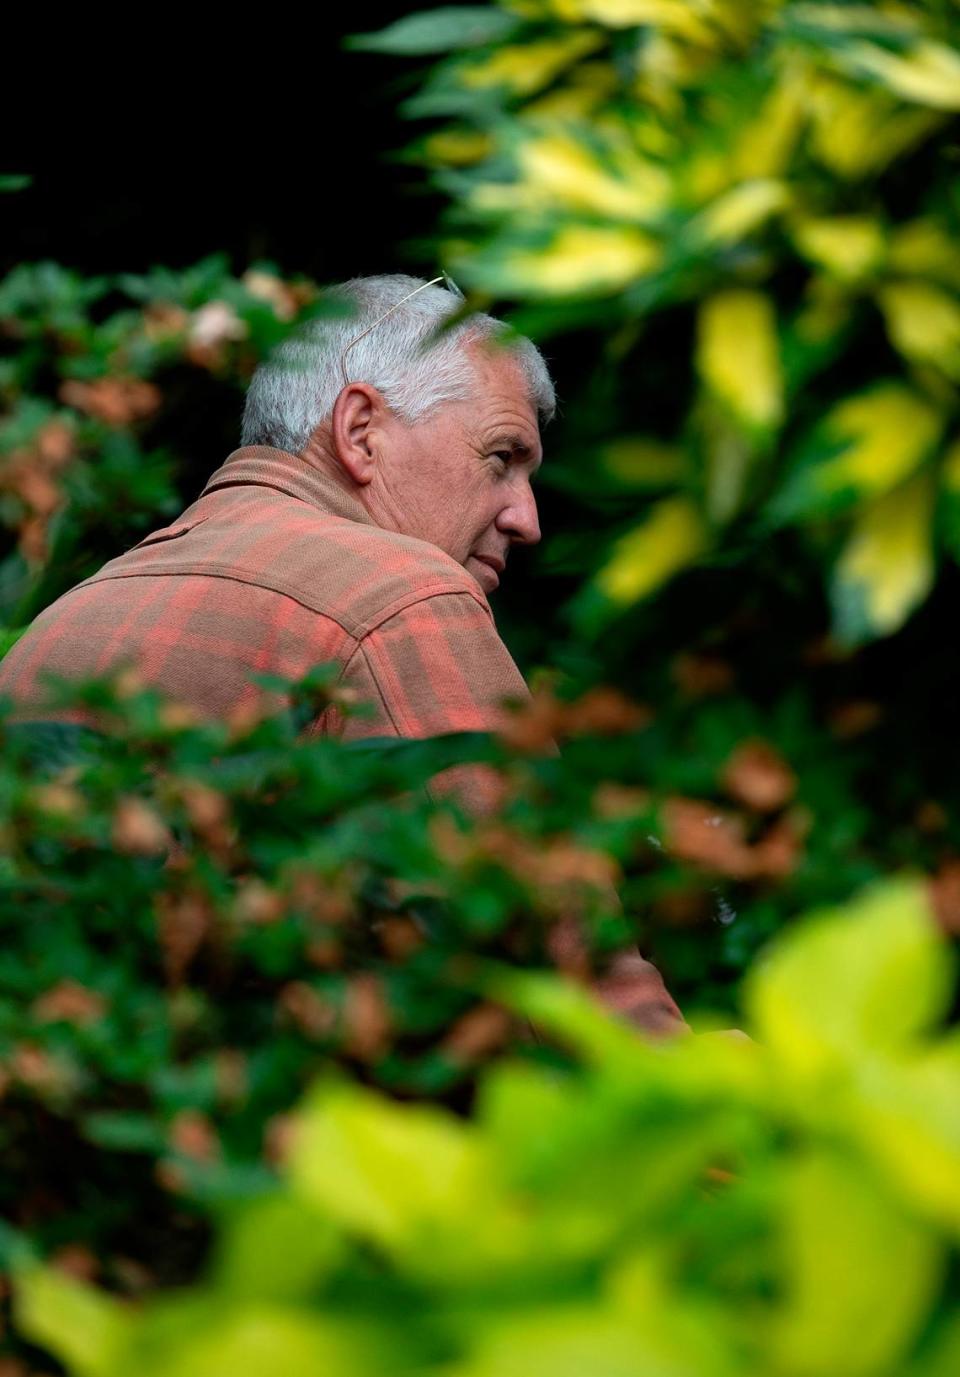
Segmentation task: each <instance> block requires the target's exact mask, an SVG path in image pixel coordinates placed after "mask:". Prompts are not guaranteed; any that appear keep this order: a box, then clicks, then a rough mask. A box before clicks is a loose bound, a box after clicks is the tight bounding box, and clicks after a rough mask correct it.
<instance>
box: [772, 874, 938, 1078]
mask: <svg viewBox="0 0 960 1377" xmlns="http://www.w3.org/2000/svg"><path fill="white" fill-rule="evenodd" d="M952 978H953V961H952V960H951V956H950V952H949V949H948V948H947V947H946V945H945V943H944V941H943V939H942V938H941V937H940V935H939V933H938V931H937V929H936V927H935V924H934V920H933V916H932V914H931V912H930V908H929V904H928V901H927V898H926V892H925V890H924V888H923V887H922V886H921V885H920V884H919V883H918V882H916V881H913V880H900V881H896V882H894V881H891V882H888V883H886V884H884V885H882V886H878V887H877V888H876V889H873V890H870V891H868V892H867V893H866V894H864V895H863V896H862V897H861V898H860V899H858V900H857V901H856V902H854V903H852V904H850V905H849V906H848V907H847V909H845V910H841V911H839V912H833V913H827V914H825V915H822V916H821V917H820V918H819V919H813V920H810V921H809V922H807V923H805V924H804V925H803V927H802V928H800V929H798V930H797V931H796V932H792V933H790V934H789V936H787V937H784V938H783V939H781V941H780V942H779V943H778V944H777V945H776V946H775V947H774V948H773V950H772V951H771V952H770V953H769V954H767V955H766V956H765V957H763V958H762V959H761V960H760V961H759V962H758V963H757V964H756V966H755V967H754V968H753V969H752V970H751V972H750V974H749V976H748V978H747V983H746V994H745V998H746V1004H747V1008H748V1009H749V1011H750V1013H751V1015H752V1019H753V1023H754V1027H755V1029H756V1035H757V1037H758V1039H759V1040H760V1041H761V1042H763V1043H766V1044H767V1045H768V1046H769V1047H770V1049H771V1051H772V1052H773V1053H774V1055H775V1056H777V1057H779V1058H780V1059H781V1060H782V1063H783V1066H784V1068H785V1069H793V1070H796V1071H797V1072H799V1073H801V1074H804V1075H805V1074H811V1075H812V1074H818V1073H819V1072H820V1071H821V1070H823V1069H824V1068H825V1067H828V1066H832V1065H834V1064H836V1063H837V1062H838V1061H839V1062H841V1063H849V1062H850V1061H851V1060H852V1059H855V1058H856V1057H859V1056H863V1055H864V1054H865V1053H866V1054H869V1053H875V1052H880V1051H887V1052H893V1051H900V1050H903V1049H905V1048H907V1047H908V1046H910V1044H911V1043H912V1042H913V1040H914V1039H915V1038H916V1037H917V1036H918V1035H919V1034H920V1033H922V1032H924V1031H925V1030H926V1029H927V1028H929V1027H930V1025H931V1024H932V1023H933V1021H934V1020H935V1019H936V1018H937V1017H939V1016H940V1015H941V1014H942V1013H943V1012H944V1010H945V1008H946V1006H947V1004H948V1002H949V992H950V988H951V984H952Z"/></svg>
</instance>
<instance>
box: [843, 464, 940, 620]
mask: <svg viewBox="0 0 960 1377" xmlns="http://www.w3.org/2000/svg"><path fill="white" fill-rule="evenodd" d="M933 496H934V488H933V478H932V475H931V474H929V473H921V474H918V475H917V477H915V478H913V479H911V480H910V482H909V483H907V484H906V485H905V486H904V487H901V488H897V489H896V490H895V491H893V492H890V493H887V494H886V496H884V497H881V498H879V499H878V500H877V501H875V502H873V503H871V504H870V505H869V506H867V507H864V508H863V509H862V510H861V511H859V512H858V513H857V516H856V519H855V521H854V526H853V531H852V532H851V535H850V538H849V540H848V543H847V545H846V547H845V549H844V551H843V553H842V555H841V556H840V560H839V562H838V564H837V567H836V570H835V573H834V582H833V600H834V608H835V612H836V624H837V633H838V636H839V637H840V639H841V640H843V641H847V642H856V641H859V640H861V639H863V638H864V637H866V636H870V635H876V636H888V635H890V633H891V632H893V631H896V630H897V628H898V627H899V626H901V625H902V624H903V622H904V621H905V620H906V618H907V617H908V616H909V614H910V613H911V612H912V611H913V609H914V608H915V607H916V606H917V604H918V603H920V602H922V601H923V599H924V598H925V597H926V595H927V593H928V592H929V591H930V587H931V585H932V583H933V574H934V559H933V540H932V529H931V527H932V518H933Z"/></svg>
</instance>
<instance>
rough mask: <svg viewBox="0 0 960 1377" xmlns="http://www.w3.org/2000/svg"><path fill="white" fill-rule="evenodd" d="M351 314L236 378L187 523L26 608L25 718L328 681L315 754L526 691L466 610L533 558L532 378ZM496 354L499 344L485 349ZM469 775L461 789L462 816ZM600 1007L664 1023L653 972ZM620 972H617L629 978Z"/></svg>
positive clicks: (627, 981)
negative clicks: (122, 678) (53, 684)
mask: <svg viewBox="0 0 960 1377" xmlns="http://www.w3.org/2000/svg"><path fill="white" fill-rule="evenodd" d="M332 295H333V297H334V298H336V299H338V300H339V301H341V302H342V303H343V304H344V306H345V307H346V308H348V309H349V314H348V315H345V317H344V318H343V319H339V318H338V319H335V320H332V321H331V320H327V319H324V320H320V321H317V322H314V323H312V324H311V325H310V326H308V327H306V328H305V329H303V330H301V331H300V332H298V333H296V334H294V335H292V336H291V337H290V338H289V339H288V340H287V341H286V342H285V343H284V344H283V345H282V346H281V347H280V349H279V350H278V351H277V352H276V353H275V354H274V355H273V357H272V358H271V360H270V361H269V362H268V363H266V364H264V365H263V366H262V367H261V368H259V369H258V371H257V372H256V374H255V375H254V378H253V381H252V383H251V386H250V390H249V393H248V396H247V401H246V407H245V411H244V419H243V435H242V439H243V447H242V448H241V449H238V450H236V451H235V452H234V453H233V454H231V455H230V457H229V458H228V459H227V460H226V462H225V463H224V464H223V465H222V467H221V468H219V469H218V470H217V471H216V472H215V473H214V474H213V476H212V478H211V479H210V481H209V482H208V483H207V485H206V487H205V488H204V490H203V492H202V493H201V495H200V497H199V498H198V500H197V501H196V502H194V503H193V505H192V506H190V507H188V508H187V510H186V511H185V512H184V513H183V514H182V515H181V516H180V517H178V519H177V520H176V521H174V522H173V523H172V524H171V525H170V526H167V527H166V528H164V529H163V530H159V531H155V532H153V534H152V535H149V536H147V537H146V539H144V540H142V541H141V542H140V543H139V545H136V546H135V547H134V548H133V549H132V550H129V551H128V552H127V553H126V554H124V555H121V556H120V557H119V558H117V559H114V560H112V561H111V562H110V563H109V564H107V565H105V566H104V567H103V568H102V569H101V570H100V571H99V572H98V573H96V574H94V575H93V577H92V578H88V579H86V580H85V581H84V582H83V583H81V584H79V585H78V586H77V587H76V588H74V589H72V590H71V591H70V592H68V593H67V594H65V595H64V596H63V597H62V598H60V599H59V600H58V601H57V602H56V603H54V604H53V605H52V606H51V607H49V608H47V610H46V611H45V612H43V613H42V614H41V615H40V616H39V617H38V618H37V620H36V621H35V623H34V624H33V626H32V627H31V628H30V630H29V631H28V632H27V634H26V635H25V636H24V637H23V638H22V639H21V640H20V641H19V642H18V643H17V645H16V646H15V647H14V648H13V649H12V650H11V651H10V653H9V654H8V655H7V657H6V658H5V659H4V660H3V662H2V664H0V693H3V694H6V695H8V696H9V697H11V698H13V699H14V700H15V702H16V703H17V704H18V705H20V706H21V710H22V709H23V708H26V709H28V710H29V712H30V714H31V715H33V714H34V711H36V712H38V713H40V712H42V684H43V675H44V674H48V673H49V674H55V675H59V676H63V677H69V678H74V679H76V678H89V677H93V676H95V675H100V674H103V673H106V672H108V671H109V670H111V669H113V668H115V667H117V666H118V665H121V664H132V665H133V666H134V667H135V668H136V670H137V671H138V672H139V674H140V676H141V678H142V679H143V680H144V681H146V682H147V683H149V684H151V685H152V686H154V687H156V688H158V689H160V690H161V691H163V692H164V693H165V694H167V695H168V696H170V697H171V698H173V699H176V700H178V701H179V702H182V703H187V704H189V705H190V706H192V707H193V708H195V709H196V710H197V711H198V712H200V713H201V714H202V715H203V716H207V717H219V716H224V715H226V714H228V713H230V712H232V711H235V710H238V709H240V710H242V709H244V708H245V707H253V706H255V705H256V703H257V701H258V699H259V698H260V696H261V694H262V692H263V691H262V690H261V689H259V688H258V687H257V686H256V685H255V684H253V683H252V682H251V680H250V677H249V676H250V673H251V672H252V671H261V672H267V673H270V674H274V675H280V676H283V677H286V678H291V679H293V678H298V677H300V676H301V675H303V674H304V673H306V671H307V670H309V669H310V667H311V666H312V665H315V664H317V663H320V662H328V661H335V662H336V663H337V664H339V665H340V667H341V676H340V685H341V686H342V687H345V688H351V689H354V690H356V694H357V696H358V697H359V698H360V699H362V700H364V701H366V702H368V703H371V704H372V705H373V710H374V712H373V716H372V718H347V719H346V720H344V719H343V718H342V717H341V716H340V715H339V714H337V713H336V712H335V711H334V710H333V709H327V710H326V711H325V712H324V713H323V714H322V715H321V716H320V717H319V719H318V720H317V721H316V722H314V723H313V724H312V728H311V730H312V731H314V732H316V733H336V734H338V735H341V736H344V737H350V736H352V735H358V734H363V735H376V736H379V735H397V736H409V737H422V736H433V735H439V734H442V733H445V732H457V731H484V730H490V729H491V728H495V727H496V726H497V725H498V722H499V721H500V720H501V712H502V705H503V702H504V700H506V699H510V698H513V699H517V698H522V697H523V696H524V695H525V693H526V688H525V685H524V682H523V679H522V677H521V676H520V674H519V672H518V670H517V668H516V666H515V665H514V663H513V660H512V659H511V658H510V655H509V653H508V652H507V649H506V647H505V646H504V644H503V642H502V641H501V640H500V638H499V636H498V635H497V631H496V628H495V626H494V622H493V617H492V614H491V611H490V606H489V603H488V601H487V595H488V594H489V593H491V592H493V590H494V589H495V588H496V587H497V586H498V584H499V582H500V576H501V574H502V573H503V571H504V568H505V566H506V562H507V558H508V555H509V553H510V550H511V549H512V547H513V546H514V545H529V544H532V543H534V542H535V541H537V540H539V539H540V529H539V525H538V521H537V507H536V502H535V500H534V495H533V491H532V489H531V480H532V478H533V476H534V474H535V473H536V471H537V468H538V467H539V465H540V461H541V448H540V435H539V428H538V421H539V419H540V418H549V417H550V416H551V415H552V413H553V410H554V392H553V385H552V383H551V381H550V377H549V374H548V372H547V368H546V365H545V364H544V361H543V359H542V358H541V356H540V354H539V352H538V351H537V349H536V348H535V347H534V346H533V344H531V343H530V342H529V341H528V340H522V339H507V340H504V334H505V331H504V327H503V325H502V324H501V323H500V322H498V321H496V320H494V319H492V318H491V317H489V316H485V315H473V316H471V317H469V319H468V320H466V321H461V322H460V323H458V324H456V325H454V326H452V327H451V328H449V329H447V330H446V331H445V332H441V333H438V327H439V326H440V325H441V324H442V323H443V322H444V321H445V320H446V319H447V318H448V317H449V316H450V315H451V314H452V313H453V312H455V311H456V310H457V309H458V307H459V305H460V303H459V301H458V300H457V299H456V298H454V297H451V294H450V293H449V292H447V291H445V290H443V289H442V288H440V287H437V286H435V285H433V284H429V283H424V282H422V281H418V280H417V279H415V278H410V277H404V276H383V277H367V278H356V279H353V280H352V281H350V282H347V283H344V284H342V285H341V286H339V287H337V288H334V289H332ZM504 346H505V347H504ZM481 779H482V775H481V774H480V773H479V772H474V774H473V775H472V780H473V789H474V791H475V796H473V797H470V796H467V797H465V798H464V802H465V804H466V805H467V806H468V807H470V806H473V807H477V808H482V807H483V806H484V804H485V802H488V801H489V800H485V799H484V798H483V797H482V796H481V794H482V787H483V786H482V783H481V782H480V781H481ZM627 961H628V965H627V966H626V967H623V966H622V967H621V978H620V980H619V984H618V981H617V979H616V978H614V979H613V983H612V984H611V985H609V987H608V989H607V991H606V993H607V995H608V998H609V999H610V1001H611V1002H612V1003H615V1004H619V1005H620V1006H621V1007H624V1008H627V1009H630V1010H631V1011H632V1012H633V1013H634V1015H635V1016H637V1017H638V1020H641V1021H643V1020H645V1021H647V1022H648V1023H649V1024H650V1025H651V1026H653V1025H657V1026H660V1025H663V1024H664V1023H666V1024H669V1023H670V1022H671V1021H674V1020H678V1018H679V1016H678V1014H677V1012H676V1008H675V1006H674V1005H673V1003H672V1001H671V1000H670V998H669V996H668V995H667V994H666V992H665V991H664V990H663V988H662V984H661V982H660V981H659V977H658V976H657V975H656V973H655V972H654V971H653V968H652V967H649V966H647V965H646V963H642V962H640V964H639V965H630V964H629V958H627ZM636 961H637V962H639V958H636Z"/></svg>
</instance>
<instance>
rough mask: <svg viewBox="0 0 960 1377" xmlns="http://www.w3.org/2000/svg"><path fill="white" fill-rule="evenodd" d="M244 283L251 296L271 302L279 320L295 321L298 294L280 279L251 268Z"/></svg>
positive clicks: (245, 276)
mask: <svg viewBox="0 0 960 1377" xmlns="http://www.w3.org/2000/svg"><path fill="white" fill-rule="evenodd" d="M242 281H243V285H244V286H245V287H246V289H247V291H248V292H249V293H250V295H251V296H255V297H256V298H257V299H258V300H259V301H266V302H269V304H270V305H271V306H272V307H273V310H274V314H275V315H276V317H277V319H278V320H293V318H294V316H295V315H296V314H297V311H298V309H299V301H298V299H297V295H296V293H295V292H294V291H292V290H291V288H290V287H288V286H287V284H286V283H285V282H283V281H281V279H280V278H279V277H275V276H274V275H273V273H265V272H260V271H258V270H257V269H255V268H251V269H249V271H248V272H245V273H244V275H243V279H242Z"/></svg>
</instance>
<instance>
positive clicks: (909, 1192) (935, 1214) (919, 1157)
mask: <svg viewBox="0 0 960 1377" xmlns="http://www.w3.org/2000/svg"><path fill="white" fill-rule="evenodd" d="M849 1127H850V1130H851V1131H852V1133H853V1134H855V1135H856V1138H857V1139H858V1140H859V1142H860V1143H861V1144H862V1146H863V1148H864V1149H865V1150H866V1151H867V1152H868V1153H869V1154H870V1156H871V1157H872V1159H873V1160H874V1162H876V1164H877V1165H878V1166H879V1167H881V1168H882V1169H883V1171H884V1173H885V1174H886V1176H887V1178H888V1179H889V1180H890V1181H891V1183H892V1184H893V1185H894V1187H895V1188H896V1189H897V1190H898V1191H899V1193H900V1195H901V1196H902V1198H903V1199H904V1200H908V1201H910V1202H912V1204H913V1205H914V1206H915V1208H917V1209H919V1210H921V1211H922V1212H923V1213H924V1214H926V1215H927V1216H928V1217H929V1219H930V1220H931V1221H932V1222H933V1223H934V1224H935V1225H936V1227H937V1228H938V1229H939V1228H942V1227H943V1226H944V1225H946V1226H947V1227H948V1228H949V1229H950V1230H951V1231H952V1233H953V1236H954V1238H960V1041H958V1039H957V1036H956V1034H954V1035H953V1036H952V1037H951V1038H950V1039H948V1040H947V1041H945V1042H944V1043H943V1044H941V1045H939V1046H936V1047H934V1048H933V1049H932V1050H930V1051H926V1050H924V1051H923V1052H921V1053H920V1054H919V1055H918V1056H916V1057H911V1058H910V1060H909V1061H907V1062H906V1063H904V1064H902V1065H897V1066H890V1065H884V1066H882V1067H877V1066H867V1067H863V1068H862V1069H861V1071H860V1074H859V1076H858V1078H857V1084H856V1093H855V1098H854V1099H853V1100H852V1102H851V1105H850V1114H849Z"/></svg>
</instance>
